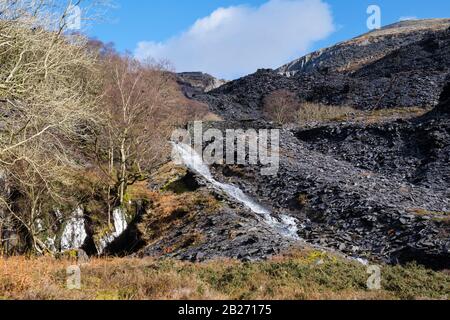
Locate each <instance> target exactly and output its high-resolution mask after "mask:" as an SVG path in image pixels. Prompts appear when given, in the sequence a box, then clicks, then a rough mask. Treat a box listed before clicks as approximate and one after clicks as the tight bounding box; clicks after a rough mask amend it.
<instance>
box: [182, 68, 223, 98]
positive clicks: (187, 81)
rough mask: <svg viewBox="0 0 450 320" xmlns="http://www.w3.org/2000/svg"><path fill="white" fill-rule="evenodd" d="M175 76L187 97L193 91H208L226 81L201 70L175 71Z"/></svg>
mask: <svg viewBox="0 0 450 320" xmlns="http://www.w3.org/2000/svg"><path fill="white" fill-rule="evenodd" d="M176 77H177V79H178V83H179V84H180V85H181V87H182V89H183V91H184V92H185V94H186V95H187V96H189V97H191V96H192V95H193V94H195V93H204V92H209V91H211V90H214V89H217V88H219V87H220V86H222V85H224V84H225V83H227V81H225V80H222V79H217V78H214V77H213V76H211V75H209V74H206V73H202V72H181V73H177V74H176Z"/></svg>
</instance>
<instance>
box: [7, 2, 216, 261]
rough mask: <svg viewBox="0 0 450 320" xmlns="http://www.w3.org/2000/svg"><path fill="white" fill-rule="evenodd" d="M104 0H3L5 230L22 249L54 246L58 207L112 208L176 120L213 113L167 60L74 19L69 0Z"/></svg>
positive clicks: (154, 161)
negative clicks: (132, 49)
mask: <svg viewBox="0 0 450 320" xmlns="http://www.w3.org/2000/svg"><path fill="white" fill-rule="evenodd" d="M105 1H106V0H89V1H82V0H80V1H77V2H73V1H70V0H66V1H60V0H58V1H55V0H41V1H29V0H17V1H4V0H0V5H1V6H0V64H1V66H2V68H1V70H0V238H2V231H3V230H14V231H15V232H16V234H20V237H21V239H22V240H23V241H22V242H23V246H21V247H22V248H21V250H22V249H24V250H31V251H34V252H37V253H40V254H42V253H44V252H47V251H49V248H48V247H47V245H46V244H45V243H44V242H43V241H42V239H43V238H45V236H43V235H45V234H46V232H48V231H49V230H50V232H51V229H52V228H53V227H54V226H55V225H56V224H57V221H54V219H53V218H52V215H54V211H55V210H57V209H61V210H59V211H60V212H61V213H64V214H65V215H66V216H69V215H70V214H71V211H72V210H73V208H74V207H77V206H79V205H86V207H87V208H91V209H93V211H94V212H96V213H97V212H98V213H99V216H100V215H101V216H104V215H106V214H108V216H110V214H111V211H112V208H113V207H115V206H120V205H123V204H124V202H125V200H127V199H125V198H126V197H127V195H130V193H128V188H130V187H131V186H133V185H134V184H136V183H141V182H142V181H145V180H146V179H148V177H149V174H150V172H151V171H152V170H153V169H154V168H155V166H157V165H158V164H160V163H161V162H164V161H165V160H166V159H167V158H168V157H169V151H170V146H169V144H168V143H167V141H168V140H169V137H170V134H171V132H172V130H173V129H174V128H175V127H176V126H179V125H183V124H184V123H186V122H187V121H189V120H197V119H203V118H205V117H207V118H209V119H211V118H212V117H213V115H211V114H210V113H209V112H208V108H207V107H206V106H205V105H203V104H200V103H196V102H193V101H190V100H188V99H187V98H186V97H185V96H184V95H183V94H182V93H181V90H180V89H179V87H178V85H177V83H176V80H175V79H174V75H173V74H172V73H171V72H170V68H168V67H167V65H166V64H164V63H159V62H158V63H157V62H140V61H137V60H135V59H133V58H132V57H130V56H127V55H120V54H118V53H117V52H116V51H115V50H114V47H113V46H112V45H104V44H102V43H101V42H99V41H93V40H88V39H86V38H85V37H84V36H82V35H80V34H73V33H71V32H70V30H68V29H67V24H68V21H67V20H68V19H69V17H68V16H69V14H68V10H69V8H70V6H72V5H74V4H76V5H78V4H80V3H81V4H83V3H89V4H90V5H94V4H96V3H98V2H105ZM63 209H65V210H63ZM102 211H103V214H101V213H102ZM62 220H64V217H63V218H62ZM108 221H110V219H109V218H108ZM42 222H45V223H42Z"/></svg>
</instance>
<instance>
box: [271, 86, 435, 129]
mask: <svg viewBox="0 0 450 320" xmlns="http://www.w3.org/2000/svg"><path fill="white" fill-rule="evenodd" d="M263 108H264V115H265V117H266V118H267V119H269V120H271V121H274V122H277V123H279V124H300V125H304V124H314V123H328V122H343V121H351V122H362V123H366V124H370V123H380V122H384V121H390V120H393V119H408V118H413V117H418V116H422V115H424V114H425V113H427V112H429V111H430V110H431V108H429V109H427V108H422V107H409V108H386V109H377V110H370V111H361V110H357V109H355V108H353V107H349V106H333V105H326V104H321V103H314V102H300V100H299V98H298V97H297V96H296V95H295V94H294V93H292V92H289V91H287V90H277V91H274V92H272V93H271V94H270V95H268V96H267V97H266V98H265V99H264V105H263Z"/></svg>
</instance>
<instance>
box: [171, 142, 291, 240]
mask: <svg viewBox="0 0 450 320" xmlns="http://www.w3.org/2000/svg"><path fill="white" fill-rule="evenodd" d="M173 147H174V150H175V151H176V153H177V154H178V155H179V156H180V158H181V160H182V161H183V163H184V164H185V165H186V166H187V167H188V168H189V169H191V170H192V171H194V172H196V173H197V174H200V175H201V176H202V177H203V178H205V179H206V180H207V181H208V182H209V183H210V184H211V185H212V186H213V187H215V188H217V189H219V190H220V191H222V192H224V193H225V194H227V195H228V196H230V197H231V198H233V199H234V200H236V201H237V202H239V203H242V204H243V205H245V206H246V207H247V208H249V209H250V210H252V211H253V212H254V213H256V214H257V215H258V216H260V217H262V218H263V219H264V221H265V222H266V223H267V224H268V225H269V226H271V227H272V228H274V229H276V230H277V231H278V232H279V233H280V234H281V235H283V236H285V237H288V238H293V239H298V235H297V231H298V228H297V220H296V219H294V218H292V217H289V216H287V215H281V216H280V219H279V220H278V219H276V218H275V217H273V216H272V215H271V213H270V211H268V210H267V209H266V208H264V207H263V206H261V205H260V204H258V203H256V202H255V201H254V200H253V199H251V198H250V197H249V196H247V195H246V194H245V193H244V192H243V191H242V190H241V189H239V188H238V187H236V186H233V185H231V184H225V183H221V182H219V181H217V180H216V179H214V177H213V176H212V174H211V171H210V170H209V167H208V166H207V165H206V164H205V163H204V162H203V160H202V157H201V156H200V155H199V154H198V153H197V152H195V150H194V149H192V148H191V147H190V146H188V145H186V144H183V143H173Z"/></svg>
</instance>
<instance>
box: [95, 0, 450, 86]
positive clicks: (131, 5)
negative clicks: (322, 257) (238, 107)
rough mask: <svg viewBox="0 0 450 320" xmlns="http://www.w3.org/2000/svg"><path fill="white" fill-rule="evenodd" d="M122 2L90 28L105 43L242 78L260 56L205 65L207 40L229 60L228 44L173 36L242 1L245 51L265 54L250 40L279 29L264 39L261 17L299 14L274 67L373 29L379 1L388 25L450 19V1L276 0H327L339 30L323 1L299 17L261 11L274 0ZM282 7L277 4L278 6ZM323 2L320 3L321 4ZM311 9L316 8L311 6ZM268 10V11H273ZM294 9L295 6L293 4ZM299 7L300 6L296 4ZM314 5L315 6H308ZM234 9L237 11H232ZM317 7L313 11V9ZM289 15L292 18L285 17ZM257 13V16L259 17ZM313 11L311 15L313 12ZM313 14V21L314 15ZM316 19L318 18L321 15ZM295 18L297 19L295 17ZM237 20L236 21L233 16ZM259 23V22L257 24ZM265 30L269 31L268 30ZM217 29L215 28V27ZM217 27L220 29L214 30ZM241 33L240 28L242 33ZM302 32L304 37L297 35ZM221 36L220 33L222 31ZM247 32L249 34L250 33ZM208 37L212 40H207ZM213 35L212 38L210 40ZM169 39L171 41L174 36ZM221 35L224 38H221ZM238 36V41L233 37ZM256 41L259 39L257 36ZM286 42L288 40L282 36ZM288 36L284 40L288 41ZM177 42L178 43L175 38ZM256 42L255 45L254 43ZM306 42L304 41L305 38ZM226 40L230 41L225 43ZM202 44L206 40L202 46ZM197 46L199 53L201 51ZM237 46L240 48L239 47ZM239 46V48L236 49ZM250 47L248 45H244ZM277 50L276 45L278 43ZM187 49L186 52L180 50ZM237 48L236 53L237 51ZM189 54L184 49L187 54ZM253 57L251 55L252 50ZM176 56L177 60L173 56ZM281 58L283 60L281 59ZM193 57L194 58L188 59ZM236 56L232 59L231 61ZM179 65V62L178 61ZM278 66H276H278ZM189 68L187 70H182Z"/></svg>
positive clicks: (261, 38) (117, 0)
mask: <svg viewBox="0 0 450 320" xmlns="http://www.w3.org/2000/svg"><path fill="white" fill-rule="evenodd" d="M114 1H115V3H116V4H117V7H116V8H115V9H111V10H110V11H109V13H108V16H107V19H106V21H105V22H102V23H99V24H97V25H95V26H92V27H91V28H90V29H89V30H88V33H89V35H90V36H93V37H96V38H98V39H100V40H103V41H105V42H114V43H115V45H116V48H117V49H118V50H120V51H122V52H124V51H130V52H132V53H136V49H137V48H138V46H139V44H141V48H144V49H145V50H144V49H143V50H141V52H144V53H146V54H147V53H148V54H153V55H156V56H157V57H156V58H162V55H168V56H169V57H168V58H169V59H170V58H171V57H172V58H173V60H177V61H172V62H173V63H174V65H175V67H177V68H179V69H180V68H181V69H183V68H198V69H200V68H202V67H204V68H205V69H209V70H205V71H210V72H211V73H215V75H216V76H223V77H228V78H230V77H237V76H240V75H242V74H245V73H248V72H251V71H250V69H251V68H253V67H254V66H253V63H251V62H254V64H256V63H258V61H249V63H248V64H249V66H248V68H245V67H244V66H241V67H239V66H238V67H237V69H236V70H233V71H232V72H229V73H228V72H226V68H227V65H226V63H225V65H224V66H223V68H222V69H221V68H220V66H217V65H214V63H213V61H209V62H207V63H206V62H205V65H204V66H202V61H204V60H207V59H206V58H205V57H202V56H201V51H202V49H203V45H204V46H206V47H208V50H209V51H207V52H208V54H211V53H212V54H213V55H217V56H218V59H222V60H224V59H225V60H226V56H225V54H224V55H223V56H222V55H221V52H223V51H227V50H228V49H227V47H226V46H225V45H224V46H221V47H214V46H213V45H212V44H210V43H205V42H204V41H210V42H214V40H215V38H214V33H211V32H209V37H210V38H208V37H205V34H203V33H202V35H201V37H202V39H201V40H199V39H198V37H197V38H195V39H194V40H193V43H201V47H202V48H196V49H192V48H189V49H186V47H187V46H189V45H188V44H187V42H189V40H188V39H192V38H190V37H188V39H177V40H174V41H172V42H171V41H170V40H169V39H173V38H174V37H175V38H176V37H182V36H181V35H182V34H183V32H186V31H188V30H189V29H191V28H192V26H193V25H194V23H195V22H196V21H197V20H198V19H202V18H205V17H208V16H210V15H211V13H213V12H214V11H215V10H217V9H218V8H221V7H222V8H229V7H236V6H241V5H246V6H247V7H246V8H247V9H245V10H241V11H239V10H237V11H236V15H238V16H241V18H240V19H238V20H236V21H241V23H242V24H243V27H242V28H243V29H244V28H245V29H252V30H254V31H253V32H254V33H255V34H251V33H249V32H248V33H247V34H243V39H247V40H242V44H241V45H242V46H244V47H245V46H246V45H248V48H245V50H246V51H245V52H247V51H248V52H250V53H252V52H251V51H252V50H255V52H258V53H259V54H255V53H253V55H254V56H255V55H257V56H263V55H265V54H266V53H267V51H270V50H268V48H269V49H272V48H270V47H267V46H268V44H267V43H266V44H265V46H264V45H258V43H254V42H253V41H248V38H250V37H252V36H253V37H252V38H258V39H259V41H261V42H264V41H265V42H271V41H273V39H272V38H270V37H271V36H273V37H277V38H278V36H277V33H275V32H274V33H273V34H272V35H268V36H267V38H266V39H265V38H264V34H262V33H264V32H266V33H267V30H272V29H273V28H272V27H271V28H272V29H265V28H264V26H263V27H261V26H260V25H258V23H259V24H261V23H262V22H261V19H264V17H268V18H267V20H268V21H267V23H268V24H270V23H275V22H274V20H276V19H278V18H279V19H286V20H287V19H289V18H290V19H294V18H293V17H295V15H296V16H298V20H302V21H305V23H304V24H301V25H298V26H297V25H295V24H294V25H293V27H296V28H299V29H296V30H297V31H296V35H295V36H294V34H293V33H291V34H290V36H289V38H287V39H285V42H288V41H289V42H291V43H292V45H291V46H283V45H280V43H279V42H275V43H274V46H276V47H280V48H281V49H280V50H287V51H289V52H286V54H284V55H276V54H273V55H272V54H269V55H268V56H267V59H266V60H264V59H262V60H261V64H268V62H267V61H268V59H272V60H276V61H273V66H276V65H277V64H278V65H281V64H282V63H285V62H288V61H283V60H288V59H291V58H295V57H299V56H301V55H303V54H305V53H306V52H309V51H313V50H316V49H318V48H321V47H326V46H330V45H333V44H335V43H337V42H339V41H343V40H346V39H349V38H351V37H354V36H357V35H359V34H361V33H365V32H367V31H368V30H367V27H366V21H367V17H368V15H367V14H366V9H367V7H368V6H369V5H371V4H376V5H378V6H380V8H381V10H382V11H381V13H382V16H381V18H382V20H381V21H382V25H387V24H390V23H393V22H397V21H399V19H400V18H401V17H417V18H446V17H450V1H448V0H428V1H423V0H394V1H393V0H372V1H367V0H270V1H272V2H274V3H277V2H302V1H310V2H313V3H316V2H321V4H323V3H326V4H328V6H329V12H328V14H329V15H331V19H332V25H333V30H330V29H329V27H330V26H329V25H330V23H322V22H321V21H322V20H326V15H327V13H326V12H324V9H323V7H322V6H320V5H319V7H320V8H318V9H317V10H316V9H312V8H309V7H308V8H309V9H304V10H303V9H302V8H305V7H301V6H300V7H292V8H298V10H299V12H296V13H294V16H293V15H291V14H290V13H288V12H286V10H284V11H280V12H284V13H280V14H279V15H276V14H274V15H273V16H270V14H267V12H266V13H264V12H262V11H258V8H259V7H260V6H262V5H264V4H267V2H268V1H269V0H193V1H181V0H114ZM273 7H274V8H275V9H274V10H277V9H276V8H277V6H273ZM316 7H317V6H316ZM270 8H271V7H269V8H267V10H269V11H270V10H272V9H270ZM310 9H311V10H310ZM267 10H266V11H267ZM288 10H289V9H288ZM292 10H296V9H292ZM308 10H310V11H308ZM230 12H234V11H230ZM258 12H260V14H259V15H260V16H261V17H263V18H258V17H257V15H258ZM311 12H312V13H311ZM283 14H284V15H288V16H287V17H286V18H285V17H284V16H283ZM255 15H256V17H255ZM310 16H311V17H310ZM246 17H255V18H254V19H253V20H252V21H254V22H245V21H244V22H242V21H243V20H245V19H246ZM309 18H311V20H308V19H309ZM315 19H316V20H315ZM294 20H295V19H294ZM294 20H293V21H292V22H291V23H285V24H280V23H279V24H276V25H275V27H274V28H278V29H276V30H277V32H278V34H284V33H285V32H283V30H282V28H283V27H286V28H288V26H291V25H292V24H293V23H295V21H294ZM232 21H235V20H232ZM253 24H256V26H254V25H253ZM257 28H260V29H261V30H263V31H262V33H261V34H257V30H258V29H257ZM264 30H265V31H264ZM213 31H214V30H213ZM214 32H215V31H214ZM238 34H239V33H238ZM297 34H298V36H297ZM306 35H310V36H309V38H308V37H306V39H304V37H305V36H306ZM219 36H220V35H219ZM238 37H239V36H234V40H230V38H227V39H228V40H227V41H229V42H230V46H232V45H240V43H239V39H237V38H238ZM245 37H247V38H245ZM205 39H206V40H205ZM208 39H211V40H208ZM168 40H169V41H168ZM219 40H220V38H219ZM196 41H198V42H196ZM233 41H234V42H233ZM255 41H256V40H255ZM280 41H282V40H280ZM283 41H284V40H283ZM296 41H298V42H299V44H298V46H297V47H295V42H296ZM302 41H303V42H302ZM173 42H175V43H173ZM248 42H251V44H248ZM300 42H301V43H300ZM224 43H225V44H226V43H227V42H224ZM143 44H144V45H143ZM199 46H200V45H199ZM183 50H188V51H189V52H187V53H186V54H185V56H186V59H188V60H189V61H179V60H182V59H183V58H181V57H180V55H181V53H182V52H183ZM195 50H197V52H196V51H195ZM233 50H234V51H233ZM236 50H237V49H236ZM236 50H235V49H232V51H233V52H232V53H231V54H235V56H234V57H233V60H235V61H236V60H239V52H242V51H236ZM241 50H244V49H241ZM273 50H274V51H275V50H276V48H273ZM173 51H178V52H179V53H180V54H179V55H175V53H173ZM180 51H181V52H180ZM235 51H236V52H235ZM196 53H198V54H200V56H199V57H196V56H195V54H196ZM183 54H184V53H183ZM247 59H250V60H251V57H250V54H249V57H247ZM171 60H172V59H171ZM242 60H243V63H245V57H242ZM278 60H279V61H278ZM188 62H189V63H188ZM225 62H226V61H225ZM231 62H232V61H230V63H231ZM177 64H178V66H179V67H178V66H177ZM273 66H272V65H271V66H270V67H273ZM261 67H267V65H261ZM180 71H186V70H180Z"/></svg>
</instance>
